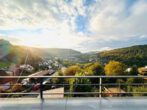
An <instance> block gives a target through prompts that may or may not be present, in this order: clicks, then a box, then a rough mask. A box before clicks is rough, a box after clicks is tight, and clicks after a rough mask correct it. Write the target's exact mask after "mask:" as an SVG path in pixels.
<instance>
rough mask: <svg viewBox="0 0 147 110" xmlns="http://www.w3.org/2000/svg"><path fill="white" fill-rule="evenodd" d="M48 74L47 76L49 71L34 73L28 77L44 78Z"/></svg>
mask: <svg viewBox="0 0 147 110" xmlns="http://www.w3.org/2000/svg"><path fill="white" fill-rule="evenodd" d="M48 74H49V71H48V70H45V71H39V72H36V73H34V74H31V75H29V76H45V75H48Z"/></svg>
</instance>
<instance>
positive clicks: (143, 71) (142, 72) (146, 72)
mask: <svg viewBox="0 0 147 110" xmlns="http://www.w3.org/2000/svg"><path fill="white" fill-rule="evenodd" d="M138 72H139V74H140V75H147V66H145V67H141V68H139V69H138Z"/></svg>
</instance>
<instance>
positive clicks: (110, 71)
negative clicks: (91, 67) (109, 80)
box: [104, 61, 126, 76]
mask: <svg viewBox="0 0 147 110" xmlns="http://www.w3.org/2000/svg"><path fill="white" fill-rule="evenodd" d="M104 70H105V74H106V75H107V76H119V75H125V72H124V71H125V70H126V65H125V64H123V63H121V62H118V61H110V62H109V63H108V64H106V66H105V68H104Z"/></svg>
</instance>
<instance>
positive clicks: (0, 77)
mask: <svg viewBox="0 0 147 110" xmlns="http://www.w3.org/2000/svg"><path fill="white" fill-rule="evenodd" d="M2 78H147V76H0V79H2Z"/></svg>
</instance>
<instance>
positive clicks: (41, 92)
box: [40, 78, 43, 100]
mask: <svg viewBox="0 0 147 110" xmlns="http://www.w3.org/2000/svg"><path fill="white" fill-rule="evenodd" d="M42 83H43V80H42V78H40V99H41V100H43V84H42Z"/></svg>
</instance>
